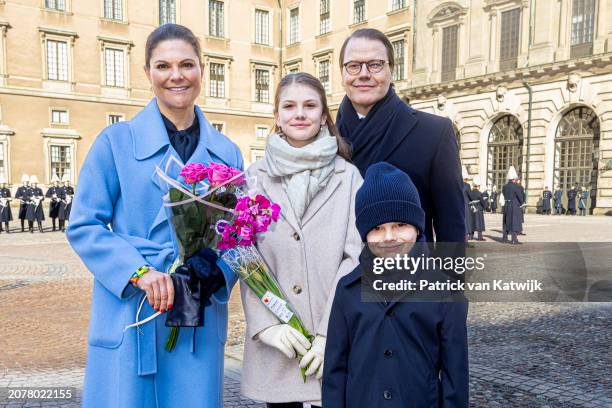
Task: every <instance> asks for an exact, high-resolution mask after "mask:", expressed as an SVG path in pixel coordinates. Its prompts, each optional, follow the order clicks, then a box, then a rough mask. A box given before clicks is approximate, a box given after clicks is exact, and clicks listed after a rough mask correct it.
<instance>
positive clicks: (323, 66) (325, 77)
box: [319, 60, 331, 93]
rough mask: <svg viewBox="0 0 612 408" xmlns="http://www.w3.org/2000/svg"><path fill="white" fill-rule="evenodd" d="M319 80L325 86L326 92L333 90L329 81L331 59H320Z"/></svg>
mask: <svg viewBox="0 0 612 408" xmlns="http://www.w3.org/2000/svg"><path fill="white" fill-rule="evenodd" d="M319 81H321V84H322V85H323V88H325V92H327V93H329V92H330V91H331V84H330V83H329V60H322V61H319Z"/></svg>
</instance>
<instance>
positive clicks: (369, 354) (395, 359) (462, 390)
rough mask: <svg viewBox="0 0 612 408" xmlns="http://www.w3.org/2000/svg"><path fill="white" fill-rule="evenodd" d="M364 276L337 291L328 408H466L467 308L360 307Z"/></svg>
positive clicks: (326, 384)
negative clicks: (361, 283)
mask: <svg viewBox="0 0 612 408" xmlns="http://www.w3.org/2000/svg"><path fill="white" fill-rule="evenodd" d="M361 276H362V271H361V266H358V267H357V268H356V269H355V270H354V271H353V272H351V273H350V274H349V275H347V276H345V277H344V278H342V279H341V280H340V281H339V282H338V287H337V288H336V295H335V298H334V302H333V305H332V310H331V314H330V320H329V326H328V329H327V344H326V347H325V359H324V361H325V367H324V374H323V406H324V407H325V408H361V407H363V408H375V407H389V408H430V407H467V406H468V394H469V388H468V387H469V385H468V379H469V371H468V351H467V328H466V319H467V303H464V302H389V303H387V302H384V301H381V302H361V285H360V282H361Z"/></svg>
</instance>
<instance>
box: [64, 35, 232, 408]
mask: <svg viewBox="0 0 612 408" xmlns="http://www.w3.org/2000/svg"><path fill="white" fill-rule="evenodd" d="M200 55H201V52H200V46H199V44H198V40H197V38H196V37H195V36H194V35H193V33H191V31H190V30H189V29H187V28H185V27H182V26H178V25H174V24H167V25H164V26H161V27H159V28H157V29H156V30H155V31H154V32H153V33H151V35H150V36H149V39H148V40H147V47H146V66H145V72H146V75H147V77H148V78H149V81H150V82H151V85H152V89H153V92H154V93H155V96H156V97H155V98H154V99H153V100H152V101H151V102H150V103H149V104H148V105H147V106H146V107H145V108H144V109H143V110H142V111H141V112H140V113H138V115H136V116H135V117H134V118H133V119H132V120H130V121H128V122H120V123H116V124H114V125H111V126H109V127H108V128H106V129H104V130H103V131H102V133H101V134H100V135H99V136H98V137H97V139H96V140H95V142H94V144H93V146H92V147H91V150H90V151H89V154H88V155H87V158H86V160H85V162H84V164H83V166H82V168H81V171H80V176H79V183H80V184H79V189H78V191H77V194H76V196H75V199H74V205H73V210H72V214H71V220H70V221H71V222H70V226H69V228H68V231H67V235H68V239H69V241H70V244H71V245H72V247H73V248H74V250H75V251H76V252H77V254H78V255H79V256H80V257H81V259H82V260H83V262H84V263H85V265H86V266H87V268H88V269H89V270H90V271H91V272H92V274H93V276H94V284H93V299H92V307H91V319H90V326H89V337H88V343H89V348H88V354H87V369H86V373H85V386H84V393H83V406H84V407H109V408H111V407H112V408H122V407H126V408H137V407H138V408H140V407H142V408H152V407H156V408H157V407H159V408H170V407H181V408H189V407H207V408H212V407H215V408H217V407H221V406H222V395H223V347H224V343H225V340H226V336H227V300H228V297H229V293H230V290H231V287H232V286H233V284H234V283H235V281H236V277H235V276H230V275H228V274H225V275H224V276H223V279H224V280H225V285H224V286H223V288H222V289H220V290H219V291H217V292H216V293H214V294H213V296H212V298H211V305H210V306H207V307H206V308H205V311H204V315H205V316H204V322H205V323H204V327H197V328H183V329H182V330H181V333H180V336H179V339H178V343H177V344H176V347H175V349H174V350H173V351H172V352H171V353H169V352H167V351H165V350H164V345H165V342H166V339H167V337H168V334H169V328H166V327H165V320H166V319H165V315H164V314H162V315H161V316H159V317H158V318H157V319H155V320H153V321H152V322H149V323H146V324H144V325H142V326H140V327H139V328H137V329H134V328H131V329H128V330H126V331H124V328H125V327H126V326H127V325H129V324H130V323H132V322H134V320H135V316H136V312H137V309H138V304H139V301H140V299H141V298H142V296H144V295H146V296H147V299H148V301H149V302H148V303H146V302H145V304H144V306H143V310H142V312H141V313H140V319H144V318H146V317H147V316H150V315H152V314H154V313H155V310H159V311H165V310H168V309H169V308H172V301H173V286H172V280H171V279H169V277H168V275H167V274H166V273H165V271H167V270H168V268H169V267H170V265H171V263H172V262H173V260H174V258H175V257H176V254H177V250H176V248H174V247H173V244H172V238H171V230H170V226H169V223H168V220H167V218H166V212H165V210H164V208H163V207H162V196H163V195H164V192H165V191H164V183H163V181H162V180H160V179H159V178H158V177H157V175H156V172H155V167H156V166H160V167H161V168H164V164H165V163H166V162H167V160H169V157H171V156H175V157H177V158H179V159H180V160H182V162H183V163H188V162H200V163H209V162H211V161H212V162H220V163H224V164H227V165H230V166H234V167H238V168H242V157H241V154H240V151H239V149H238V147H237V146H236V145H235V144H234V143H232V142H231V141H230V140H229V139H227V138H226V137H225V136H223V135H222V134H220V133H219V132H217V131H216V130H215V129H214V128H213V127H212V126H211V125H210V124H209V123H208V122H207V120H206V118H205V117H204V115H203V113H202V111H201V110H200V109H199V108H198V107H197V106H196V105H195V100H196V99H197V97H198V95H199V93H200V89H201V88H200V87H201V80H202V75H203V74H202V72H203V71H202V63H201V61H200ZM172 176H174V177H178V174H172ZM142 266H148V267H149V268H150V269H149V271H148V272H147V273H145V274H144V275H142V277H141V278H139V279H138V280H137V281H136V282H135V283H134V284H133V283H131V282H130V279H131V277H132V276H133V274H134V272H136V271H137V270H138V269H139V268H141V267H142Z"/></svg>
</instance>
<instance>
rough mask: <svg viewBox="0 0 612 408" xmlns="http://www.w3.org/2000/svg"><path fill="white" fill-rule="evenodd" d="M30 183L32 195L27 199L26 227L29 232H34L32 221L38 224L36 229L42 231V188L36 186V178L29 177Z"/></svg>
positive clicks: (43, 198)
mask: <svg viewBox="0 0 612 408" xmlns="http://www.w3.org/2000/svg"><path fill="white" fill-rule="evenodd" d="M30 182H31V183H32V197H30V201H28V208H27V211H26V218H27V219H28V228H29V231H30V232H31V233H34V221H36V223H37V224H38V231H39V232H43V227H42V222H43V221H44V219H45V213H44V211H43V205H42V202H43V201H44V200H45V196H44V193H43V191H42V188H40V187H38V178H37V177H36V176H32V177H30Z"/></svg>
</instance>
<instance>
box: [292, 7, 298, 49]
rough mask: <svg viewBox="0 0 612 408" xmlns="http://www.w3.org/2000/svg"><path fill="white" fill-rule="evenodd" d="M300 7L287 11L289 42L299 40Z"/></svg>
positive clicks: (293, 42)
mask: <svg viewBox="0 0 612 408" xmlns="http://www.w3.org/2000/svg"><path fill="white" fill-rule="evenodd" d="M299 34H300V9H299V7H296V8H294V9H292V10H291V11H290V12H289V44H295V43H296V42H298V41H299V40H300V37H299Z"/></svg>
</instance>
